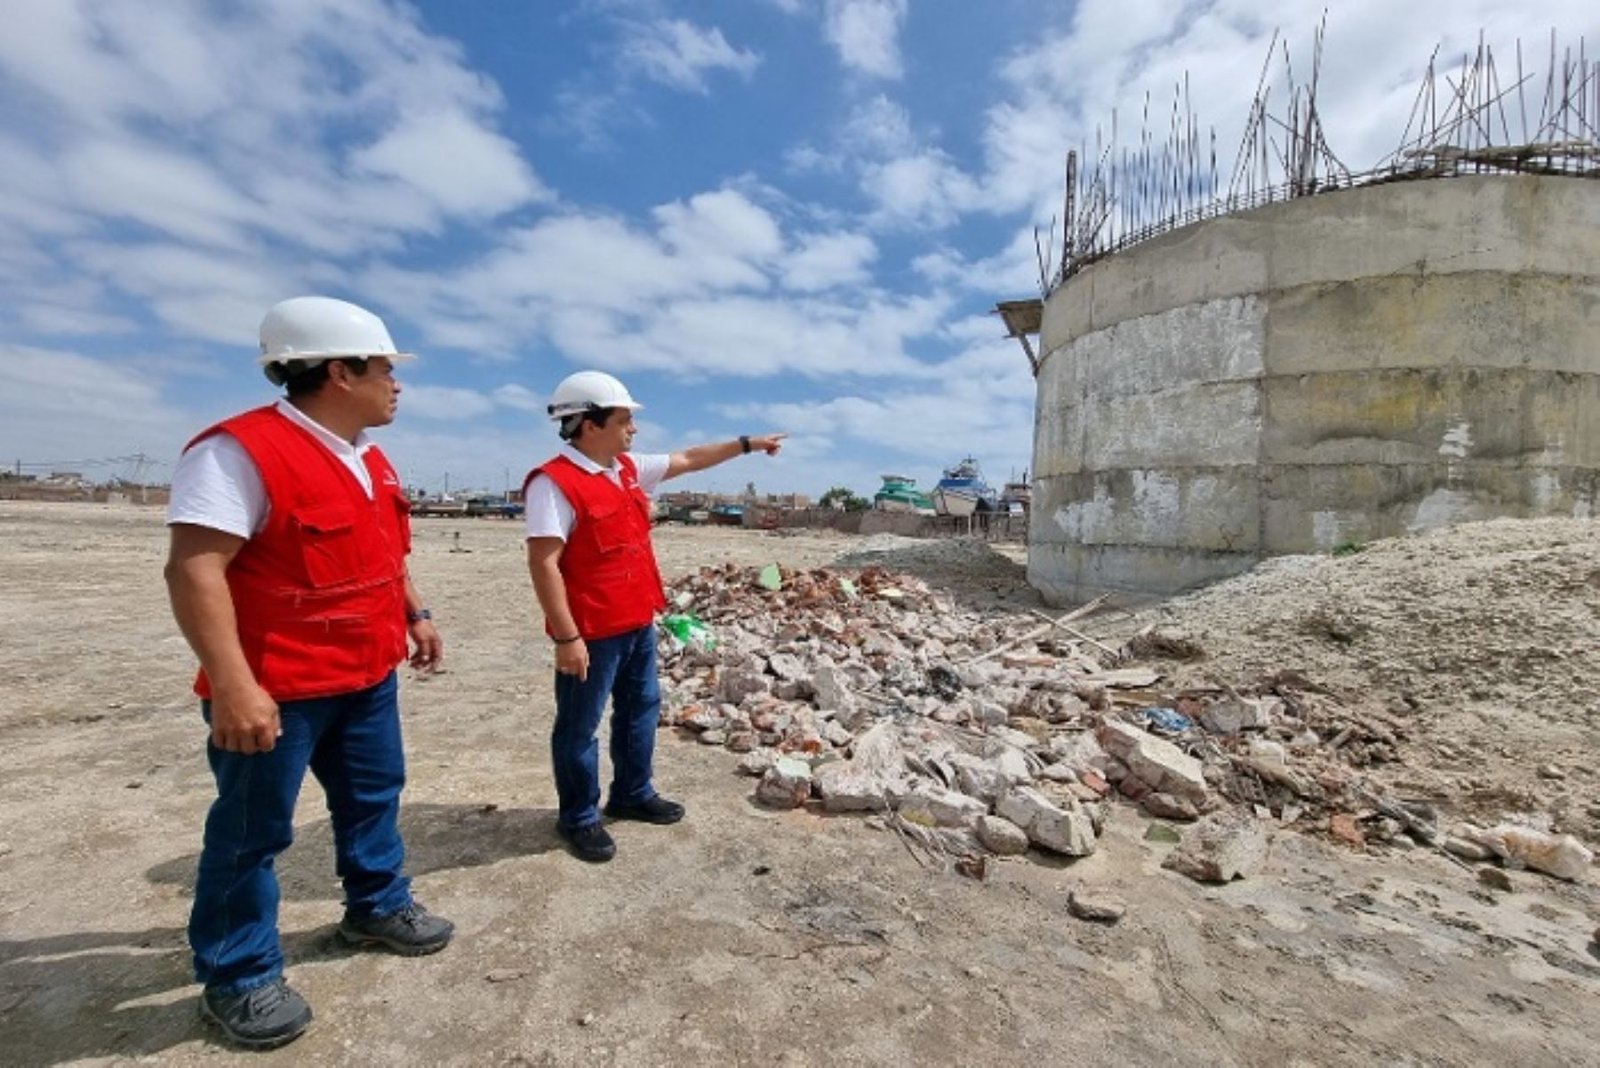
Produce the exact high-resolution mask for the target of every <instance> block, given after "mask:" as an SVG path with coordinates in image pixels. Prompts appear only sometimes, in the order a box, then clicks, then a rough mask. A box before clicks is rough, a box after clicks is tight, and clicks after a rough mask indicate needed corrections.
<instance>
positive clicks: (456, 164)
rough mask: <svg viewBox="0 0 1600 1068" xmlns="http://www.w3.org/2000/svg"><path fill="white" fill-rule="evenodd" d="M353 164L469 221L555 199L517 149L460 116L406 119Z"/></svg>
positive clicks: (451, 113)
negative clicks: (399, 183)
mask: <svg viewBox="0 0 1600 1068" xmlns="http://www.w3.org/2000/svg"><path fill="white" fill-rule="evenodd" d="M351 162H352V163H353V164H354V165H355V167H356V168H357V169H358V170H362V171H368V172H371V173H373V174H380V175H384V176H385V177H389V178H394V179H396V180H397V181H399V182H401V183H402V184H403V185H407V186H410V187H412V188H415V189H417V190H420V191H421V192H423V193H424V194H426V195H427V196H429V197H431V198H432V199H433V200H434V201H436V202H437V203H438V205H439V207H440V208H441V210H442V211H443V212H444V213H447V214H451V215H460V216H465V217H468V218H471V217H489V218H492V217H493V216H495V215H499V214H500V213H502V212H505V211H509V210H511V209H512V208H515V207H517V206H519V205H521V204H526V203H528V202H530V201H533V200H544V199H548V198H549V196H550V194H549V192H548V190H545V189H544V188H543V187H542V186H541V185H540V184H539V182H538V181H537V179H535V178H534V176H533V172H532V171H531V170H530V169H529V167H528V165H527V164H526V163H525V162H523V160H522V158H521V157H520V156H519V155H518V154H517V147H516V145H514V144H512V143H511V142H510V141H509V140H507V139H506V138H505V137H503V136H501V135H500V134H497V133H495V132H493V131H492V130H486V129H484V128H483V126H481V125H480V124H478V123H477V122H475V121H473V119H472V118H471V117H470V116H468V115H465V114H463V113H461V112H460V111H434V112H429V113H427V114H423V115H414V116H407V117H405V118H403V119H402V120H401V121H400V122H399V124H398V125H396V126H395V127H394V128H393V129H391V130H390V131H389V132H388V133H386V134H384V135H383V137H382V138H380V139H379V140H378V141H377V142H376V143H374V144H372V145H369V146H367V147H366V148H363V149H361V150H359V151H357V152H356V153H355V154H354V155H353V156H352V158H351Z"/></svg>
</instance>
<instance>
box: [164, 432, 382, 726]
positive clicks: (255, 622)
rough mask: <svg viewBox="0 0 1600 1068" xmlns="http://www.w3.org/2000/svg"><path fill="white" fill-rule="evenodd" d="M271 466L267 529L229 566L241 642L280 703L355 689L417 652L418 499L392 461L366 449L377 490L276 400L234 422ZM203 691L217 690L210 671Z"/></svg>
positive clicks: (254, 455) (266, 469)
mask: <svg viewBox="0 0 1600 1068" xmlns="http://www.w3.org/2000/svg"><path fill="white" fill-rule="evenodd" d="M219 432H226V433H228V434H231V435H233V437H234V438H235V439H237V440H238V442H239V444H241V445H243V446H244V449H245V451H246V452H247V453H249V454H250V458H251V459H252V460H254V461H255V465H256V468H257V469H258V470H259V471H260V472H261V481H262V483H263V485H265V487H266V491H267V500H268V502H269V504H270V511H269V512H268V515H267V520H266V525H265V526H264V527H263V528H262V529H261V530H260V531H258V532H257V533H256V534H254V535H253V536H252V537H251V538H250V540H249V541H247V542H245V544H244V548H242V549H240V550H239V552H238V555H236V556H235V557H234V558H233V562H232V563H230V564H229V565H228V573H227V574H228V588H229V589H230V590H231V591H232V593H233V607H234V614H235V616H236V617H237V619H238V628H239V644H240V645H241V646H243V648H244V656H245V660H246V661H247V662H249V664H250V670H251V671H252V672H253V673H254V674H255V677H256V681H257V682H258V683H260V684H261V688H262V689H264V690H266V691H267V693H269V694H271V695H272V697H273V699H274V700H278V701H288V700H300V699H303V698H309V697H328V696H331V695H334V694H341V693H351V692H354V691H356V690H361V689H365V688H366V687H368V686H372V685H375V684H376V683H378V682H381V681H383V679H384V677H385V676H386V675H388V674H389V672H391V671H393V670H394V668H395V665H397V664H398V663H400V661H402V660H404V659H405V656H406V605H405V578H406V571H405V558H406V554H407V553H409V552H410V551H411V518H410V503H409V501H408V500H407V499H406V496H405V492H404V490H402V488H401V486H400V479H399V478H398V477H397V476H396V475H395V471H394V468H393V467H391V466H390V465H389V461H388V459H387V458H386V457H385V456H384V455H383V453H381V452H379V451H378V449H377V447H376V446H374V447H372V448H369V449H367V450H366V452H365V453H363V454H362V460H363V462H365V464H366V465H367V472H368V473H369V474H370V475H371V476H372V490H373V492H372V497H371V498H370V499H369V498H368V497H367V494H366V491H365V490H363V489H362V488H361V484H360V483H359V482H357V481H356V477H355V475H353V474H351V472H350V469H349V468H347V467H345V465H344V464H343V463H342V462H341V461H340V460H339V458H338V457H337V456H335V455H334V454H333V452H332V451H331V450H329V449H328V447H327V446H326V445H324V444H323V443H322V442H320V441H318V440H317V439H316V437H314V436H313V435H312V434H311V432H310V431H308V430H306V429H305V428H304V427H302V426H299V425H298V424H296V423H295V422H294V421H292V420H291V419H289V418H288V417H287V416H285V415H283V413H281V412H279V411H278V410H277V409H276V408H274V407H271V406H268V407H265V408H257V409H255V410H254V411H249V412H245V413H244V414H243V415H236V416H234V417H233V418H232V419H227V420H224V421H223V422H221V423H218V424H217V425H216V426H214V427H211V428H210V429H209V430H206V431H204V432H203V433H201V434H199V435H198V436H196V437H195V439H194V440H193V441H191V442H189V444H188V445H187V446H185V450H186V451H187V449H189V448H191V447H193V446H194V445H195V443H196V442H199V441H202V440H204V439H205V438H207V437H210V436H211V435H212V434H216V433H219ZM194 689H195V693H197V694H199V695H200V696H201V697H210V696H211V684H210V680H209V679H207V678H206V674H205V671H203V670H202V671H201V672H200V675H199V677H198V678H197V679H196V680H195V686H194Z"/></svg>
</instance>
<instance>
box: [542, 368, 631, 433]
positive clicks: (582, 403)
mask: <svg viewBox="0 0 1600 1068" xmlns="http://www.w3.org/2000/svg"><path fill="white" fill-rule="evenodd" d="M643 407H644V405H642V404H640V403H639V402H638V401H636V400H634V399H633V397H632V396H631V395H630V394H629V393H628V387H627V386H624V385H623V384H622V383H621V382H618V381H617V380H616V379H615V378H613V377H611V376H610V375H608V374H606V373H605V372H604V371H579V372H578V373H577V374H573V375H568V376H567V377H566V378H563V379H562V380H561V384H560V385H559V386H557V387H556V388H555V392H554V393H552V394H550V403H549V405H548V406H547V407H546V409H545V410H546V411H548V412H549V413H550V418H551V419H555V420H557V421H559V420H562V419H565V418H566V417H567V416H569V415H579V414H581V413H583V412H592V411H599V410H601V409H604V408H627V409H629V410H630V411H635V412H636V411H638V410H639V409H640V408H643Z"/></svg>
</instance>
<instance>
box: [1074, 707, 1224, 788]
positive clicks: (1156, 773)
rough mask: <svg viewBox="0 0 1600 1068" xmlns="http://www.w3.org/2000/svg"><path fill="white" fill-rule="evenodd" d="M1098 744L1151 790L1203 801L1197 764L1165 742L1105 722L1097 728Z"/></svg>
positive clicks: (1203, 780)
mask: <svg viewBox="0 0 1600 1068" xmlns="http://www.w3.org/2000/svg"><path fill="white" fill-rule="evenodd" d="M1099 738H1100V744H1101V745H1103V746H1105V748H1106V751H1107V752H1108V753H1110V754H1111V755H1113V756H1115V757H1116V758H1117V759H1119V760H1121V761H1122V762H1123V763H1124V764H1126V765H1127V766H1128V771H1129V773H1131V774H1132V775H1134V776H1135V777H1136V778H1138V779H1140V780H1141V781H1143V782H1144V783H1145V784H1146V785H1147V786H1149V787H1150V789H1151V790H1157V791H1162V792H1165V793H1169V794H1172V795H1174V796H1176V797H1183V798H1187V799H1189V800H1190V801H1194V802H1197V803H1204V801H1205V800H1206V778H1205V771H1204V769H1203V767H1202V766H1201V764H1200V761H1198V760H1196V759H1195V758H1194V757H1192V756H1190V755H1189V754H1188V753H1185V752H1184V751H1183V750H1181V749H1179V748H1178V747H1177V746H1176V745H1173V744H1172V743H1171V742H1169V741H1167V740H1166V739H1164V738H1157V737H1156V736H1155V735H1153V734H1150V733H1148V732H1147V731H1144V730H1141V729H1140V728H1138V727H1135V726H1133V725H1132V724H1129V723H1122V722H1120V721H1118V720H1114V719H1113V720H1106V721H1105V722H1104V723H1102V724H1101V725H1100V733H1099Z"/></svg>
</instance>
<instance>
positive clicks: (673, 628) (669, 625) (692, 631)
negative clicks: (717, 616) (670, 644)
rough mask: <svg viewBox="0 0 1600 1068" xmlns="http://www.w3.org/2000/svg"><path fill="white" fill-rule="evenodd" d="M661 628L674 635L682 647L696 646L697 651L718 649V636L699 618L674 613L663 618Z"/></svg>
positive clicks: (683, 613)
mask: <svg viewBox="0 0 1600 1068" xmlns="http://www.w3.org/2000/svg"><path fill="white" fill-rule="evenodd" d="M661 628H662V629H663V630H665V631H666V632H667V633H668V634H670V635H672V637H673V638H674V639H676V640H677V642H678V644H679V645H680V646H685V647H687V646H694V647H695V648H697V649H715V648H716V647H717V636H716V635H715V634H713V633H712V632H711V628H710V627H708V626H707V625H706V624H705V623H704V622H703V621H702V620H701V619H700V618H699V617H698V616H692V615H689V614H688V613H686V612H674V613H673V614H672V615H669V616H663V617H662V619H661Z"/></svg>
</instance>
